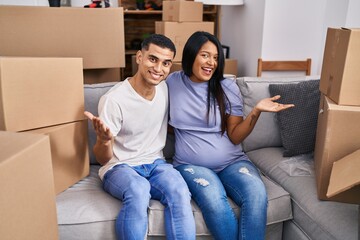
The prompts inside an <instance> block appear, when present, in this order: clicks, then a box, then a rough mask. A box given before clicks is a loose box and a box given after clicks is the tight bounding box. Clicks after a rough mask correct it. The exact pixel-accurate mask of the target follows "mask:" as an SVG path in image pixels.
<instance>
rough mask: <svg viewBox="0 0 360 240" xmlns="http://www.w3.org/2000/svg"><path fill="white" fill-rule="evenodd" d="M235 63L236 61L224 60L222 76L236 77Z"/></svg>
mask: <svg viewBox="0 0 360 240" xmlns="http://www.w3.org/2000/svg"><path fill="white" fill-rule="evenodd" d="M237 63H238V61H237V60H236V59H229V58H227V59H225V68H224V74H232V75H235V76H237V75H238V70H237Z"/></svg>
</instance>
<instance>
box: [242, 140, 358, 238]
mask: <svg viewBox="0 0 360 240" xmlns="http://www.w3.org/2000/svg"><path fill="white" fill-rule="evenodd" d="M283 151H284V149H283V148H281V147H272V148H263V149H258V150H254V151H250V152H247V154H248V156H249V158H250V159H251V160H252V161H253V162H254V164H255V165H256V166H257V167H258V168H259V169H260V170H261V171H262V172H263V173H264V174H265V175H266V176H268V177H270V178H271V179H272V180H274V181H275V182H277V183H278V184H280V185H281V186H282V187H283V188H284V189H285V190H286V191H288V192H289V193H290V196H291V199H292V207H293V215H294V219H293V221H294V222H295V223H296V224H297V226H298V227H299V228H300V229H302V230H303V231H304V232H306V233H307V234H308V235H309V237H310V239H316V240H329V239H338V240H340V239H341V240H358V227H359V220H358V212H359V205H355V204H346V203H339V202H331V201H321V200H319V199H318V198H317V192H316V182H315V181H316V180H315V174H314V169H313V167H314V165H313V160H312V156H311V155H309V154H306V155H304V154H303V155H298V156H296V157H283ZM289 162H292V163H293V164H292V166H290V167H286V166H289V165H290V164H289ZM285 163H286V164H285ZM304 163H306V165H304ZM294 167H295V168H298V169H299V171H296V169H294ZM288 170H291V172H289V171H288Z"/></svg>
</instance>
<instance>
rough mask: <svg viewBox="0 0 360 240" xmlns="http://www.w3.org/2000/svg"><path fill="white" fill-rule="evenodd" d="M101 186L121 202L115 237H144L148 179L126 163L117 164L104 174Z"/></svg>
mask: <svg viewBox="0 0 360 240" xmlns="http://www.w3.org/2000/svg"><path fill="white" fill-rule="evenodd" d="M103 187H104V190H105V191H106V192H108V193H109V194H111V195H112V196H114V197H116V198H118V199H119V200H121V201H122V203H123V206H122V208H121V210H120V212H119V214H118V217H117V219H116V223H115V230H116V236H117V239H124V240H139V239H144V237H145V234H146V229H147V222H148V215H147V209H148V206H149V200H150V183H149V182H148V180H146V179H145V178H144V177H141V176H140V175H139V174H138V173H137V172H136V171H135V170H134V169H132V168H131V167H129V166H128V165H118V166H115V167H114V168H113V169H111V170H109V172H107V173H106V174H105V177H104V180H103ZM99 204H102V203H99Z"/></svg>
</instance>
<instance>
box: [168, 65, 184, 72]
mask: <svg viewBox="0 0 360 240" xmlns="http://www.w3.org/2000/svg"><path fill="white" fill-rule="evenodd" d="M180 70H182V65H181V62H173V64H172V66H171V69H170V72H171V73H172V72H175V71H180Z"/></svg>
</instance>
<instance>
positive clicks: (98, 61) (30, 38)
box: [0, 6, 125, 69]
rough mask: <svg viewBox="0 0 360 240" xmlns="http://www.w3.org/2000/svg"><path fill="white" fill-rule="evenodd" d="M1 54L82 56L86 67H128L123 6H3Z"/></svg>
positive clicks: (0, 17) (1, 14) (0, 25)
mask: <svg viewBox="0 0 360 240" xmlns="http://www.w3.org/2000/svg"><path fill="white" fill-rule="evenodd" d="M0 32H1V35H0V55H2V56H29V57H80V58H83V59H84V63H83V66H84V69H93V68H120V67H125V41H124V13H123V8H96V9H95V8H92V9H90V8H71V7H61V8H55V7H35V6H0Z"/></svg>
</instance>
